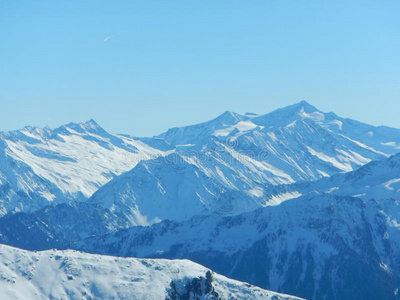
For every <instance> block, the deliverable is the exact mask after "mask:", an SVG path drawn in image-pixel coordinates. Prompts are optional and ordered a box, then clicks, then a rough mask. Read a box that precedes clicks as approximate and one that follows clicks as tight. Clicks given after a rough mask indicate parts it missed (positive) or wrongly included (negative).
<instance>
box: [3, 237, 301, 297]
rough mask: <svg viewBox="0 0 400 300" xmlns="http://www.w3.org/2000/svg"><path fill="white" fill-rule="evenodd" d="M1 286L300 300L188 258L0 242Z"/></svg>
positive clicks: (71, 292) (23, 291) (86, 293)
mask: <svg viewBox="0 0 400 300" xmlns="http://www.w3.org/2000/svg"><path fill="white" fill-rule="evenodd" d="M207 273H208V275H207ZM0 291H1V297H2V299H10V300H11V299H21V300H22V299H23V300H25V299H30V300H36V299H79V300H81V299H104V300H106V299H135V300H145V299H148V300H151V299H154V300H160V299H166V300H167V299H168V300H172V299H188V300H195V299H196V300H197V299H199V300H206V299H210V300H211V299H213V300H218V299H221V300H222V299H224V300H225V299H254V300H256V299H260V300H261V299H263V300H268V299H271V300H272V299H274V300H296V299H300V298H296V297H292V296H287V295H281V294H277V293H273V292H269V291H266V290H262V289H260V288H257V287H254V286H251V285H249V284H246V283H243V282H238V281H235V280H231V279H228V278H226V277H224V276H221V275H218V274H215V273H211V271H210V270H209V269H206V268H204V267H202V266H200V265H198V264H195V263H193V262H191V261H188V260H161V259H160V260H158V259H156V260H155V259H134V258H128V259H127V258H117V257H109V256H100V255H90V254H85V253H80V252H76V251H72V250H67V251H57V250H50V251H44V252H28V251H25V250H20V249H17V248H12V247H9V246H4V245H0ZM185 296H188V297H185Z"/></svg>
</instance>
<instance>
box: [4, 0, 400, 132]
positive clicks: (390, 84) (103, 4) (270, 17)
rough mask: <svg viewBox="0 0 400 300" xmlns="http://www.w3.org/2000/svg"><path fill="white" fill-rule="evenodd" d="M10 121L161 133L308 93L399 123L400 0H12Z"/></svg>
mask: <svg viewBox="0 0 400 300" xmlns="http://www.w3.org/2000/svg"><path fill="white" fill-rule="evenodd" d="M0 6H1V9H0V34H1V42H0V66H1V67H0V113H1V115H0V116H1V117H0V130H12V129H18V128H21V127H23V126H25V125H34V126H40V127H44V126H46V125H48V126H50V127H56V126H59V125H61V124H64V123H68V122H71V121H73V122H82V121H86V120H89V119H91V118H93V119H95V120H96V121H97V122H98V123H99V124H100V125H102V126H103V127H104V128H105V129H106V130H108V131H111V132H115V133H128V134H132V135H136V136H151V135H154V134H158V133H161V132H163V131H165V130H166V129H168V128H169V127H174V126H181V125H187V124H192V123H197V122H202V121H206V120H208V119H211V118H213V117H216V116H217V115H219V114H221V113H222V112H224V111H226V110H232V111H235V112H238V113H245V112H256V113H267V112H269V111H271V110H273V109H276V108H279V107H283V106H286V105H290V104H293V103H295V102H298V101H300V100H303V99H304V100H307V101H308V102H309V103H311V104H313V105H314V106H316V107H318V108H319V109H321V110H323V111H334V112H336V113H337V114H339V115H340V116H343V117H350V118H352V119H356V120H359V121H363V122H367V123H370V124H374V125H381V124H384V125H388V126H393V127H397V128H400V118H399V117H398V115H399V113H400V97H399V96H400V55H399V53H400V18H399V15H400V1H398V0H385V1H376V0H373V1H371V0H364V1H358V0H352V1H348V0H346V1H343V0H335V1H333V0H332V1H322V0H315V1H314V0H263V1H259V0H246V1H245V0H243V1H237V0H182V1H180V0H179V1H178V0H159V1H154V0H142V1H135V0H130V1H118V0H116V1H111V0H110V1H104V0H85V1H81V0H80V1H74V0H68V1H67V0H57V1H55V0H47V1H46V0H40V1H31V0H29V1H24V0H21V1H2V2H1V4H0Z"/></svg>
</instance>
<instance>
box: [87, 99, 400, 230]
mask: <svg viewBox="0 0 400 300" xmlns="http://www.w3.org/2000/svg"><path fill="white" fill-rule="evenodd" d="M146 141H147V142H148V143H150V142H149V141H150V140H149V139H147V140H146ZM155 141H157V142H158V143H159V142H160V141H164V142H165V144H168V143H169V144H170V146H171V147H172V148H174V150H171V151H170V154H169V155H168V156H165V157H159V158H156V159H153V160H148V161H142V162H140V163H139V164H138V165H137V166H136V167H135V168H133V169H132V170H130V171H129V172H127V173H126V174H123V175H122V176H120V177H117V178H115V179H114V180H112V181H111V182H109V183H108V184H106V185H104V186H103V187H101V188H100V189H99V190H98V191H97V192H96V193H95V194H94V195H93V197H92V198H91V201H94V202H95V203H98V204H99V205H101V206H103V207H105V208H108V209H111V210H113V209H115V210H117V211H119V212H121V213H124V214H126V215H130V216H132V222H133V223H135V224H138V225H148V224H152V223H154V222H157V221H159V220H164V219H172V220H185V219H188V218H190V217H191V216H193V215H198V214H210V213H213V214H222V215H235V214H238V213H241V212H245V211H251V210H253V209H255V208H258V207H263V206H267V205H276V204H279V203H280V202H282V201H285V200H287V199H291V198H294V197H298V196H300V195H301V192H300V193H299V192H297V191H294V192H290V193H286V194H279V195H276V196H275V197H271V195H270V193H269V192H268V191H269V190H271V189H273V187H274V186H277V185H281V184H290V183H294V182H298V181H300V180H307V181H309V180H318V179H321V178H324V177H327V176H331V175H334V174H337V173H343V172H348V171H352V170H354V169H356V168H358V167H360V166H362V165H364V164H366V163H368V162H370V161H371V160H377V159H382V158H386V157H388V156H389V155H390V154H392V153H396V152H399V151H400V149H399V146H398V145H400V130H398V129H392V128H388V127H373V126H370V125H367V124H363V123H359V122H356V121H352V120H349V119H343V118H340V117H338V116H336V115H335V114H333V113H323V112H321V111H319V110H317V109H316V108H315V107H313V106H311V105H309V104H308V103H306V102H305V101H303V102H300V103H298V104H295V105H292V106H288V107H285V108H282V109H279V110H277V111H274V112H272V113H269V114H266V115H240V114H236V113H231V112H226V113H224V114H222V115H221V116H219V117H218V118H216V119H214V120H211V121H209V122H205V123H202V124H197V125H193V126H187V127H182V128H173V129H170V130H168V131H167V132H166V133H163V134H161V135H160V136H158V137H157V138H155ZM154 143H156V142H154ZM172 152H173V153H172ZM393 184H394V183H393Z"/></svg>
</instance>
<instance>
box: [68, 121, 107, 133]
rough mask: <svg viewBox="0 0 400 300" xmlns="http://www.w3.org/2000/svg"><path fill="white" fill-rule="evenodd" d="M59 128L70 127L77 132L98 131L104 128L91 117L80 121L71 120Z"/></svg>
mask: <svg viewBox="0 0 400 300" xmlns="http://www.w3.org/2000/svg"><path fill="white" fill-rule="evenodd" d="M61 128H67V129H72V130H74V131H76V132H79V133H84V132H93V133H99V132H103V131H104V129H103V128H102V127H101V126H100V125H99V124H98V123H97V122H96V121H95V120H93V119H90V120H89V121H85V122H81V123H73V122H71V123H68V124H66V125H63V126H61Z"/></svg>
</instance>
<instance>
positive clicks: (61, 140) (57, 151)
mask: <svg viewBox="0 0 400 300" xmlns="http://www.w3.org/2000/svg"><path fill="white" fill-rule="evenodd" d="M162 153H163V152H162V151H159V150H156V149H154V148H152V147H150V146H148V145H147V144H145V143H143V142H141V141H139V140H135V139H133V138H130V137H126V136H121V135H114V134H110V133H108V132H106V131H104V130H103V129H102V128H101V127H100V126H99V125H98V124H97V123H96V122H95V121H93V120H91V121H89V122H86V123H81V124H74V123H70V124H68V125H65V126H61V127H59V128H57V129H54V130H51V129H49V128H44V129H40V128H34V127H25V128H24V129H22V130H18V131H12V132H0V215H4V214H6V213H7V212H10V211H33V210H37V209H39V208H41V207H43V206H45V205H47V204H49V203H52V202H55V203H61V202H64V201H66V200H71V199H74V200H83V199H86V198H88V197H89V196H91V195H92V194H93V192H95V191H96V190H97V189H98V188H99V187H100V186H102V185H104V184H105V183H106V182H108V181H109V180H110V179H112V178H114V177H115V176H116V175H119V174H121V173H123V172H124V171H127V170H129V169H131V168H132V167H134V166H135V165H136V164H137V163H138V162H139V161H141V160H146V159H151V158H155V157H157V156H159V155H162Z"/></svg>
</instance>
